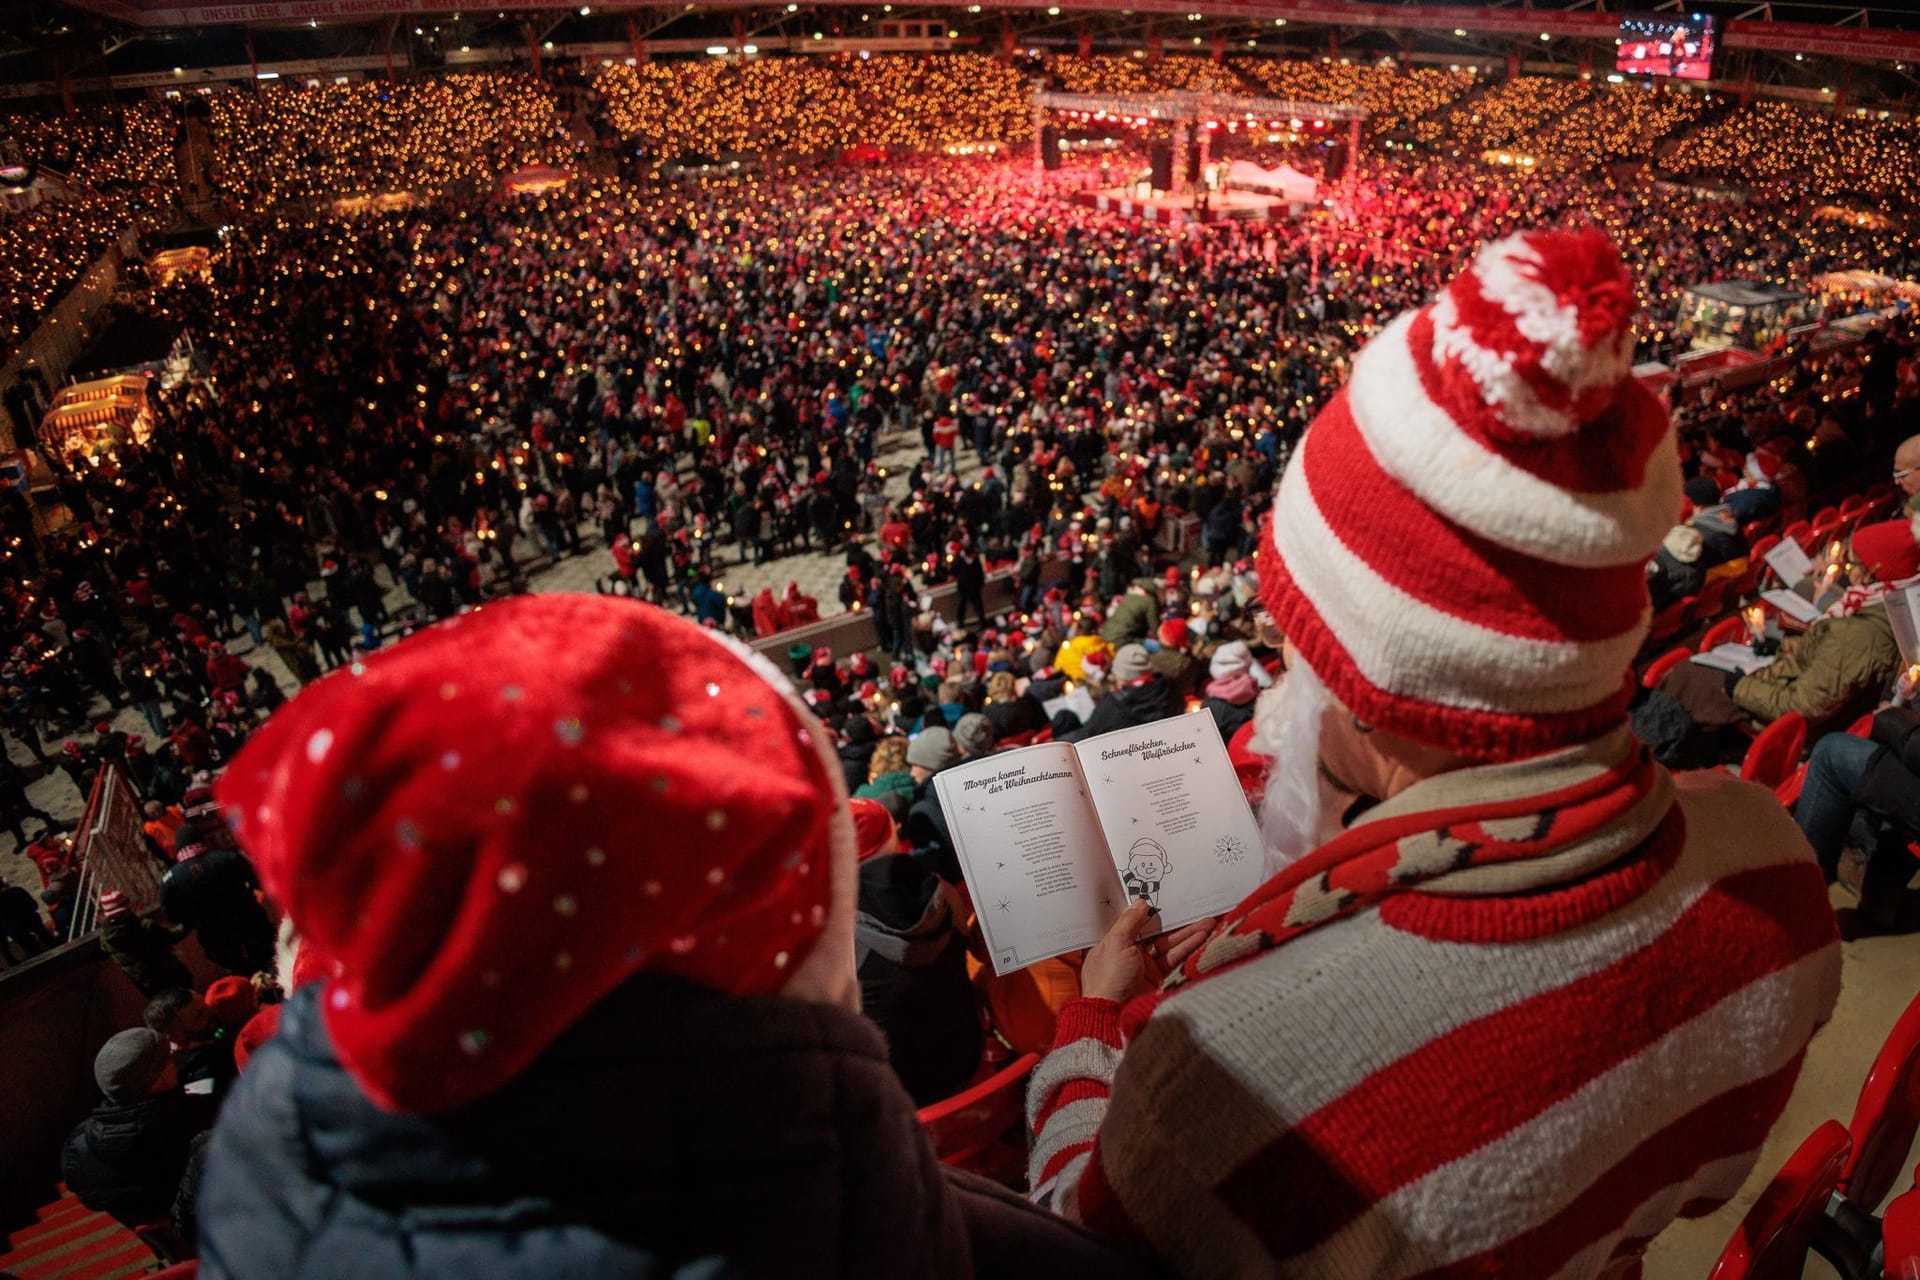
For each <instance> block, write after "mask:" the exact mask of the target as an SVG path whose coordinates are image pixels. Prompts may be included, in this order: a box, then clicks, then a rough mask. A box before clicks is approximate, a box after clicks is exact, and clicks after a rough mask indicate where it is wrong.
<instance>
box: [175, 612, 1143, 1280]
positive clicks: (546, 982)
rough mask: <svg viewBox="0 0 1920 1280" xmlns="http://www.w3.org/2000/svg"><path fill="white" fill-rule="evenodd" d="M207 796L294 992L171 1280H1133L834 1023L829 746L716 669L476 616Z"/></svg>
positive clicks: (553, 626) (838, 921) (326, 688)
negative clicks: (260, 897) (271, 915)
mask: <svg viewBox="0 0 1920 1280" xmlns="http://www.w3.org/2000/svg"><path fill="white" fill-rule="evenodd" d="M556 652H565V653H566V654H568V655H569V660H568V661H567V662H564V663H556V662H553V661H551V658H550V655H552V654H553V653H556ZM642 670H644V671H645V673H646V678H645V679H641V678H639V677H638V676H635V675H633V673H634V672H636V671H642ZM483 739H484V740H485V741H486V742H487V743H488V744H489V745H490V747H491V748H494V749H489V750H485V751H476V750H473V749H472V744H474V743H475V742H477V741H481V740H483ZM220 798H221V801H222V803H223V804H225V805H226V806H227V807H228V808H229V810H230V812H232V813H233V814H235V815H236V816H237V817H238V818H239V819H240V834H241V838H242V840H243V841H244V842H245V844H246V846H247V848H248V850H249V852H250V853H251V854H252V855H253V856H254V857H255V858H256V859H257V860H258V864H259V866H260V869H261V874H262V877H263V879H264V881H265V883H266V885H267V887H268V889H269V890H270V891H271V892H272V893H273V894H274V896H275V898H276V899H277V900H278V901H280V902H281V903H282V904H284V906H285V908H286V911H287V914H288V918H289V919H290V920H291V921H292V922H293V924H294V926H295V927H296V928H297V930H298V933H299V936H300V941H299V953H298V958H297V960H296V965H299V964H311V965H313V966H314V968H316V969H317V970H318V972H319V973H320V974H321V975H322V976H321V977H319V978H318V979H317V980H313V981H309V982H307V983H306V984H305V985H301V986H299V987H297V989H296V990H295V991H294V993H293V994H292V996H291V997H290V998H289V999H288V1000H287V1002H286V1003H285V1004H284V1005H283V1006H281V1007H282V1010H283V1012H282V1013H281V1015H280V1020H279V1028H278V1031H277V1032H276V1033H275V1034H274V1035H273V1037H272V1038H271V1039H269V1040H267V1041H266V1042H265V1043H263V1044H262V1045H260V1047H259V1049H258V1051H257V1052H255V1053H253V1054H252V1055H251V1056H250V1057H249V1058H248V1060H247V1067H246V1071H245V1073H244V1074H243V1075H241V1076H240V1078H239V1080H238V1082H237V1084H236V1085H235V1087H234V1090H233V1092H232V1094H231V1096H230V1097H229V1098H228V1100H227V1103H226V1105H225V1107H224V1109H223V1111H222V1113H221V1117H220V1121H219V1125H218V1127H217V1129H216V1130H215V1133H214V1137H213V1139H212V1146H211V1151H210V1154H209V1155H208V1158H207V1163H206V1175H205V1180H204V1182H203V1184H202V1186H201V1189H200V1196H199V1203H198V1216H199V1224H200V1245H201V1251H200V1274H201V1276H203V1277H205V1278H206V1280H226V1278H227V1277H261V1276H296V1275H348V1274H350V1275H353V1276H356V1277H369V1278H372V1280H392V1278H395V1277H444V1278H449V1280H451V1278H454V1277H459V1278H460V1280H467V1278H469V1277H481V1276H486V1277H493V1276H514V1277H523V1278H526V1280H543V1278H548V1277H551V1278H552V1280H573V1278H574V1277H582V1276H595V1277H607V1278H609V1280H620V1278H621V1277H642V1276H659V1275H669V1274H671V1275H690V1274H694V1273H709V1274H724V1275H738V1276H843V1275H844V1276H874V1277H882V1276H885V1277H894V1276H908V1277H940V1278H945V1277H952V1278H953V1280H961V1278H963V1277H969V1276H973V1275H995V1276H1000V1275H1005V1276H1012V1277H1035V1278H1036V1280H1038V1278H1040V1277H1059V1276H1069V1275H1103V1276H1118V1277H1123V1278H1125V1280H1132V1278H1133V1277H1136V1276H1142V1275H1144V1274H1145V1273H1146V1268H1145V1267H1144V1266H1143V1265H1141V1264H1140V1263H1138V1262H1136V1261H1133V1260H1130V1259H1129V1258H1128V1257H1127V1256H1126V1255H1125V1254H1124V1253H1123V1251H1121V1250H1120V1249H1117V1248H1115V1247H1113V1246H1111V1245H1109V1244H1106V1243H1104V1242H1102V1241H1100V1240H1098V1239H1096V1238H1095V1237H1093V1236H1091V1235H1089V1234H1088V1233H1086V1232H1084V1231H1082V1230H1080V1229H1078V1228H1075V1227H1073V1226H1072V1225H1070V1224H1067V1223H1065V1222H1062V1221H1061V1220H1060V1219H1059V1218H1057V1217H1055V1216H1053V1215H1050V1214H1046V1213H1043V1212H1040V1211H1039V1210H1037V1209H1035V1208H1033V1207H1032V1206H1030V1205H1028V1204H1027V1203H1025V1202H1024V1201H1022V1200H1021V1199H1020V1198H1019V1197H1017V1196H1014V1195H1012V1194H1011V1193H1008V1192H1006V1191H1004V1190H1003V1189H1001V1188H999V1187H997V1186H995V1185H993V1184H990V1183H988V1182H986V1181H985V1180H983V1179H978V1178H975V1177H973V1176H971V1175H968V1174H966V1173H963V1172H961V1171H959V1170H955V1169H951V1168H948V1167H946V1166H943V1165H941V1164H940V1162H939V1161H938V1159H937V1158H936V1156H935V1154H934V1152H933V1149H932V1148H931V1146H930V1145H929V1143H928V1140H927V1138H926V1136H925V1134H924V1133H923V1131H922V1130H921V1128H920V1125H919V1122H918V1119H917V1116H916V1115H915V1110H914V1103H913V1100H912V1099H911V1098H910V1097H909V1096H908V1094H907V1092H906V1090H905V1089H904V1088H902V1087H901V1084H900V1082H899V1080H898V1079H897V1078H896V1077H895V1075H894V1073H893V1071H892V1069H891V1068H890V1067H889V1066H888V1061H887V1050H886V1046H885V1044H884V1043H883V1041H882V1039H881V1037H880V1035H879V1033H878V1032H877V1031H876V1030H875V1029H874V1027H873V1026H872V1024H871V1023H869V1022H867V1021H866V1020H865V1019H863V1018H862V1017H861V1016H860V1013H859V991H860V986H859V978H858V976H857V973H856V959H855V958H856V949H855V947H856V944H855V920H856V915H857V900H858V885H859V879H860V867H859V863H858V861H857V857H858V851H857V847H856V846H857V839H858V837H857V834H856V827H855V823H854V820H853V816H852V814H851V813H850V812H849V810H848V807H847V797H846V791H845V788H844V786H843V784H842V782H841V768H840V764H839V761H838V760H837V759H836V757H835V755H834V752H833V746H832V740H831V738H830V736H829V735H828V734H826V733H825V732H824V731H823V729H822V727H821V725H820V724H819V722H818V721H816V720H815V719H814V718H813V717H812V716H811V715H810V714H808V713H807V712H806V710H805V709H804V707H802V706H801V704H800V703H799V701H798V699H797V697H796V696H795V693H794V690H793V689H792V688H791V687H790V686H789V685H788V683H787V681H786V680H785V679H784V678H783V677H781V676H780V675H779V674H778V673H777V672H776V671H774V669H773V668H772V667H771V665H770V664H768V663H766V662H764V661H763V660H761V659H759V658H757V657H755V656H754V655H752V654H751V653H750V652H749V651H747V650H745V649H744V648H742V647H740V646H737V645H735V644H733V643H731V642H729V641H727V640H725V639H723V638H721V637H717V636H714V635H712V634H711V633H710V632H708V631H706V630H704V629H702V628H700V627H698V626H697V625H695V624H694V623H692V622H690V621H687V620H685V619H682V618H678V617H675V616H673V615H672V614H669V613H667V612H665V611H663V610H660V609H657V608H654V607H652V606H647V605H642V604H639V603H636V602H633V601H631V600H621V599H618V598H616V597H612V596H589V595H562V594H554V595H538V596H523V597H518V598H515V599H512V600H508V601H505V602H501V603H496V604H491V605H489V606H488V607H487V608H486V609H485V610H484V611H483V612H479V613H475V614H472V615H468V616H465V617H463V618H461V619H459V620H458V621H457V622H452V623H448V624H442V625H439V626H435V627H431V628H428V629H426V630H424V631H421V632H420V633H418V634H416V635H415V636H413V637H411V638H409V639H406V640H403V641H401V642H399V643H398V644H396V645H393V646H392V647H390V648H387V649H383V650H381V651H380V652H379V653H377V654H373V655H370V656H369V657H368V658H367V660H366V661H365V662H364V663H363V664H362V667H361V670H360V671H359V673H357V674H352V675H348V674H340V675H334V676H329V677H328V678H327V679H325V680H323V681H320V682H318V683H317V684H315V685H314V686H313V687H312V688H311V689H309V690H307V691H306V692H304V693H303V694H302V695H301V696H300V697H299V698H296V699H295V700H293V701H292V702H291V703H289V704H288V705H287V706H286V707H285V708H283V709H282V711H281V713H280V714H279V715H277V716H275V717H274V718H273V720H272V721H270V722H269V723H268V724H267V725H266V726H265V727H264V728H262V729H261V730H260V732H259V733H257V734H256V735H255V736H254V738H253V740H252V741H251V742H250V743H249V744H248V745H247V747H246V748H245V749H244V750H243V751H242V752H241V754H240V755H239V757H238V758H237V759H236V760H235V761H234V763H233V766H232V767H231V768H230V769H228V770H227V772H226V774H225V775H224V776H223V778H222V781H221V783H220ZM155 1041H156V1042H157V1043H159V1044H160V1048H161V1050H162V1051H163V1050H164V1042H160V1041H159V1040H158V1037H155ZM157 1070H158V1068H156V1069H155V1074H157Z"/></svg>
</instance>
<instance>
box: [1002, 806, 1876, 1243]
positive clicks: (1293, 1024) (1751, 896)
mask: <svg viewBox="0 0 1920 1280" xmlns="http://www.w3.org/2000/svg"><path fill="white" fill-rule="evenodd" d="M1443 777H1444V775H1443ZM1674 782H1675V786H1676V791H1677V802H1678V805H1679V810H1680V813H1681V814H1682V815H1683V817H1684V823H1669V824H1668V825H1667V826H1666V827H1664V828H1663V831H1664V832H1665V834H1664V836H1655V837H1654V838H1651V839H1648V840H1647V841H1645V842H1644V843H1643V844H1642V845H1641V846H1640V847H1639V848H1638V849H1637V850H1635V851H1634V852H1633V853H1630V854H1629V855H1627V856H1626V857H1624V858H1622V859H1620V860H1619V861H1617V862H1615V863H1613V864H1612V865H1610V866H1608V867H1606V868H1605V869H1603V870H1601V871H1599V872H1598V873H1597V874H1592V875H1586V876H1583V877H1580V878H1577V879H1573V880H1571V881H1570V882H1568V881H1567V876H1566V871H1565V869H1564V868H1561V869H1559V870H1558V872H1557V873H1556V871H1555V869H1554V868H1553V867H1552V866H1551V865H1544V866H1542V867H1541V868H1540V869H1539V870H1538V875H1537V879H1536V881H1535V882H1534V883H1531V884H1528V883H1523V882H1520V881H1517V880H1516V869H1515V868H1512V867H1507V868H1490V869H1487V871H1488V872H1489V873H1491V874H1490V875H1487V876H1483V878H1482V879H1481V881H1480V883H1479V884H1478V885H1476V884H1475V883H1474V882H1473V877H1476V876H1482V874H1483V873H1482V872H1480V871H1473V872H1467V873H1462V875H1461V876H1460V877H1458V878H1456V879H1454V880H1452V881H1450V882H1448V883H1446V884H1445V886H1444V890H1443V891H1429V892H1412V893H1404V894H1401V895H1399V896H1396V897H1393V898H1390V899H1388V900H1387V901H1386V902H1384V903H1383V904H1382V905H1380V906H1379V907H1377V908H1375V909H1371V910H1366V911H1363V912H1360V913H1359V914H1357V915H1354V916H1352V917H1350V918H1347V919H1344V920H1339V921H1336V922H1333V923H1331V924H1328V925H1326V926H1324V927H1322V928H1319V929H1317V930H1315V931H1313V932H1311V933H1308V934H1305V935H1303V936H1301V937H1298V938H1295V939H1293V940H1292V941H1289V942H1286V943H1285V944H1283V945H1281V946H1279V947H1278V948H1276V949H1274V950H1271V951H1269V952H1267V953H1265V954H1263V955H1260V956H1259V957H1258V958H1256V959H1253V960H1250V961H1248V962H1246V963H1243V964H1240V965H1238V966H1236V967H1233V968H1230V969H1226V970H1224V971H1222V972H1220V973H1217V974H1213V975H1211V976H1208V977H1205V978H1203V979H1201V980H1199V981H1197V982H1195V983H1192V984H1191V985H1188V986H1186V987H1183V988H1181V989H1179V990H1177V991H1175V992H1173V993H1171V994H1156V995H1153V996H1148V997H1143V998H1142V999H1141V1000H1138V1001H1135V1002H1134V1003H1133V1004H1131V1005H1129V1006H1128V1007H1127V1008H1126V1009H1125V1010H1122V1009H1121V1008H1120V1007H1119V1006H1117V1005H1115V1004H1113V1003H1112V1002H1109V1001H1099V1000H1079V1001H1075V1002H1073V1003H1072V1004H1070V1005H1069V1006H1068V1007H1067V1008H1066V1009H1065V1010H1064V1011H1063V1014H1062V1016H1061V1019H1060V1028H1059V1035H1058V1038H1057V1040H1056V1044H1055V1048H1054V1050H1053V1052H1052V1053H1051V1054H1049V1056H1048V1057H1047V1058H1046V1059H1045V1060H1044V1061H1043V1062H1042V1063H1041V1065H1040V1067H1039V1069H1038V1071H1037V1072H1036V1074H1035V1077H1034V1081H1033V1086H1032V1092H1031V1097H1030V1117H1029V1118H1030V1120H1031V1122H1032V1125H1033V1129H1034V1146H1033V1154H1032V1165H1031V1170H1030V1173H1031V1180H1032V1181H1031V1185H1032V1186H1033V1188H1034V1191H1033V1194H1034V1198H1035V1199H1036V1200H1039V1201H1041V1202H1042V1203H1045V1204H1049V1205H1051V1206H1052V1207H1053V1208H1055V1209H1056V1210H1057V1211H1058V1212H1060V1213H1063V1214H1065V1215H1067V1216H1068V1217H1072V1218H1075V1219H1078V1220H1081V1221H1083V1222H1085V1223H1087V1224H1088V1225H1090V1226H1093V1227H1095V1228H1096V1229H1100V1230H1103V1231H1106V1232H1108V1233H1110V1234H1114V1235H1118V1236H1122V1237H1129V1238H1133V1239H1135V1240H1137V1241H1138V1242H1140V1243H1141V1244H1142V1245H1143V1246H1144V1247H1146V1248H1148V1249H1150V1250H1152V1251H1153V1252H1154V1253H1157V1254H1158V1255H1159V1256H1160V1257H1162V1258H1163V1259H1165V1260H1166V1261H1168V1262H1169V1263H1171V1264H1172V1265H1173V1267H1174V1268H1175V1269H1176V1270H1177V1271H1178V1272H1179V1273H1180V1274H1182V1275H1185V1276H1287V1277H1296V1276H1312V1277H1354V1278H1356V1280H1358V1278H1359V1277H1369V1278H1371V1280H1405V1278H1407V1277H1416V1276H1417V1277H1440V1276H1448V1277H1452V1276H1462V1277H1465V1276H1475V1277H1515V1278H1516V1280H1517V1278H1520V1277H1525V1278H1526V1280H1541V1278H1543V1277H1590V1276H1603V1275H1605V1276H1620V1275H1632V1274H1636V1273H1637V1269H1638V1257H1639V1254H1640V1252H1641V1250H1642V1249H1643V1248H1644V1246H1645V1244H1646V1242H1647V1241H1648V1240H1650V1239H1652V1237H1653V1236H1654V1235H1655V1234H1657V1233H1658V1232H1659V1231H1660V1230H1661V1229H1662V1228H1663V1227H1665V1226H1666V1225H1667V1224H1668V1223H1669V1222H1670V1221H1672V1220H1673V1218H1674V1217H1675V1216H1677V1215H1679V1214H1683V1213H1685V1214H1689V1215H1691V1214H1698V1213H1702V1212H1706V1211H1708V1210H1709V1209H1711V1208H1713V1207H1715V1206H1717V1205H1718V1204H1720V1203H1721V1202H1723V1201H1725V1200H1726V1199H1727V1198H1728V1197H1730V1196H1731V1195H1732V1194H1733V1193H1734V1192H1735V1191H1736V1190H1737V1189H1738V1188H1739V1186H1740V1184H1741V1183H1742V1181H1743V1180H1744V1179H1745V1178H1746V1176H1747V1174H1748V1172H1749V1171H1750V1170H1751V1168H1752V1166H1753V1163H1754V1160H1755V1158H1756V1156H1757V1155H1758V1153H1759V1149H1760V1145H1761V1142H1762V1140H1763V1139H1764V1138H1765V1136H1766V1134H1767V1131H1768V1129H1770V1128H1771V1127H1772V1125H1773V1123H1774V1121H1775V1120H1776V1119H1777V1118H1778V1117H1779V1115H1780V1112H1781V1110H1782V1108H1783V1107H1784V1106H1785V1104H1786V1100H1787V1096H1788V1094H1789V1093H1790V1092H1791V1090H1792V1088H1793V1083H1794V1080H1795V1078H1796V1076H1797V1075H1798V1074H1799V1070H1800V1064H1801V1061H1802V1058H1803V1057H1804V1054H1805V1051H1806V1046H1807V1042H1808V1040H1809V1039H1810V1038H1811V1037H1812V1035H1813V1033H1814V1032H1815V1030H1817V1029H1818V1028H1819V1027H1820V1026H1821V1025H1823V1024H1824V1023H1825V1022H1826V1020H1827V1018H1828V1016H1829V1015H1830V1013H1831V1012H1832V1009H1833V1002H1834V998H1835V996H1836V994H1837V992H1838V988H1839V981H1840V948H1839V939H1838V935H1837V933H1836V931H1835V928H1834V923H1833V918H1832V912H1831V911H1830V909H1829V908H1828V906H1827V899H1826V893H1825V887H1824V884H1823V881H1822V879H1821V876H1820V872H1819V871H1818V869H1817V868H1816V867H1815V866H1814V864H1813V862H1812V859H1811V857H1810V855H1809V853H1808V851H1807V848H1806V844H1805V841H1804V840H1803V839H1802V838H1801V836H1800V833H1799V831H1798V829H1797V828H1796V827H1795V826H1794V825H1793V822H1792V820H1791V819H1790V818H1788V817H1787V815H1786V813H1785V812H1784V811H1783V810H1781V809H1780V807H1779V806H1778V804H1776V803H1775V802H1774V801H1773V799H1772V797H1771V796H1770V795H1768V794H1767V793H1765V792H1764V791H1761V790H1760V789H1759V788H1756V787H1753V786H1750V785H1748V784H1745V783H1741V782H1737V781H1734V780H1732V779H1730V778H1728V777H1726V776H1725V775H1723V774H1701V775H1686V776H1682V777H1679V778H1676V779H1674ZM1436 784H1438V785H1442V786H1444V785H1446V784H1441V783H1440V780H1439V779H1430V780H1428V781H1426V782H1422V783H1420V784H1417V785H1416V786H1415V787H1412V788H1410V789H1409V790H1408V791H1407V792H1405V793H1403V795H1402V796H1400V797H1396V798H1395V800H1393V801H1390V802H1388V804H1386V805H1383V806H1381V807H1380V808H1378V809H1376V810H1375V811H1374V812H1373V814H1370V815H1369V818H1368V820H1369V821H1371V820H1374V819H1376V818H1378V817H1384V816H1386V815H1388V814H1390V813H1406V812H1409V811H1414V810H1417V809H1418V808H1420V807H1422V806H1423V805H1425V804H1427V803H1429V801H1430V797H1429V798H1427V799H1423V797H1422V795H1421V793H1422V792H1423V790H1428V789H1431V788H1434V787H1435V786H1436ZM1455 785H1457V784H1455ZM1556 874H1557V876H1558V881H1556V878H1555V877H1556ZM1434 888H1435V889H1440V888H1441V886H1434Z"/></svg>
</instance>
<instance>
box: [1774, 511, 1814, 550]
mask: <svg viewBox="0 0 1920 1280" xmlns="http://www.w3.org/2000/svg"><path fill="white" fill-rule="evenodd" d="M1812 532H1813V524H1812V523H1811V522H1810V521H1806V520H1795V521H1794V522H1793V523H1792V524H1790V525H1788V526H1787V527H1786V528H1785V529H1782V530H1781V531H1780V536H1781V537H1782V538H1784V539H1787V540H1788V541H1792V542H1797V543H1799V544H1800V549H1801V550H1802V551H1804V552H1806V553H1807V554H1808V555H1812V554H1813V544H1812V543H1811V542H1810V541H1808V536H1809V535H1810V534H1812Z"/></svg>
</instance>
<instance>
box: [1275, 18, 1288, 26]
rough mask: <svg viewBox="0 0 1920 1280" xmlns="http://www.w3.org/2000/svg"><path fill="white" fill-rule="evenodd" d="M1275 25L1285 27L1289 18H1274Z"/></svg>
mask: <svg viewBox="0 0 1920 1280" xmlns="http://www.w3.org/2000/svg"><path fill="white" fill-rule="evenodd" d="M1273 25H1274V26H1276V27H1284V26H1286V25H1287V20H1286V19H1285V18H1275V19H1274V20H1273Z"/></svg>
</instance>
